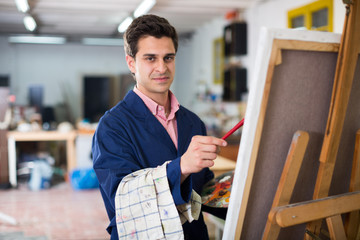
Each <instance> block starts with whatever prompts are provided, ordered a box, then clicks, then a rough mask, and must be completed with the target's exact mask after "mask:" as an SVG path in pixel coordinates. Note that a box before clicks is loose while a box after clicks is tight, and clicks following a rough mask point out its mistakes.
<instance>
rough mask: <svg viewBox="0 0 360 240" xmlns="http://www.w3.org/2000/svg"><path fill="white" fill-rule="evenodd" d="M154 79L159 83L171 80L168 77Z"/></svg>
mask: <svg viewBox="0 0 360 240" xmlns="http://www.w3.org/2000/svg"><path fill="white" fill-rule="evenodd" d="M152 79H153V80H155V81H158V82H166V81H168V80H169V79H170V78H169V77H168V76H157V77H152Z"/></svg>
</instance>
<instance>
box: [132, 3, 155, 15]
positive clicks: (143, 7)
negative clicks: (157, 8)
mask: <svg viewBox="0 0 360 240" xmlns="http://www.w3.org/2000/svg"><path fill="white" fill-rule="evenodd" d="M155 3H156V0H144V1H142V3H140V5H139V6H138V7H137V8H136V9H135V11H134V17H135V18H137V17H139V16H141V15H144V14H145V13H147V12H148V11H149V10H150V9H151V8H152V7H153V6H154V5H155Z"/></svg>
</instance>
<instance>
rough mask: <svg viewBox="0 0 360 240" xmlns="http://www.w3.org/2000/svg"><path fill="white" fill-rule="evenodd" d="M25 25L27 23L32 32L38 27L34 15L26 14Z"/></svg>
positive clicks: (26, 26)
mask: <svg viewBox="0 0 360 240" xmlns="http://www.w3.org/2000/svg"><path fill="white" fill-rule="evenodd" d="M24 25H25V28H26V29H27V30H28V31H30V32H32V31H34V30H35V29H36V26H37V25H36V22H35V19H34V18H33V17H32V16H25V17H24Z"/></svg>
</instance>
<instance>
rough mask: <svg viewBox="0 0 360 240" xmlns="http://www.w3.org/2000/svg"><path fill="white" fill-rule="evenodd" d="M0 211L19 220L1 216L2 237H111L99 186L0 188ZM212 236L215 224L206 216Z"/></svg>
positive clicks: (8, 239)
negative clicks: (88, 187)
mask: <svg viewBox="0 0 360 240" xmlns="http://www.w3.org/2000/svg"><path fill="white" fill-rule="evenodd" d="M0 213H3V214H5V215H8V216H11V217H13V218H15V219H16V221H17V225H11V224H9V223H7V222H5V221H2V220H1V219H0V240H102V239H109V235H108V233H107V232H106V231H105V228H106V226H107V224H108V218H107V215H106V212H105V207H104V204H103V201H102V198H101V195H100V192H99V190H98V189H96V190H82V191H74V190H73V189H72V188H71V185H70V184H69V183H67V182H63V183H60V184H58V185H55V186H53V187H51V188H50V189H47V190H41V191H36V192H34V191H30V190H29V189H28V188H27V186H26V185H20V186H19V188H18V189H10V190H0ZM205 220H206V223H207V225H208V230H209V235H210V239H215V236H214V235H215V232H214V230H215V226H214V224H213V223H212V221H209V220H208V216H205Z"/></svg>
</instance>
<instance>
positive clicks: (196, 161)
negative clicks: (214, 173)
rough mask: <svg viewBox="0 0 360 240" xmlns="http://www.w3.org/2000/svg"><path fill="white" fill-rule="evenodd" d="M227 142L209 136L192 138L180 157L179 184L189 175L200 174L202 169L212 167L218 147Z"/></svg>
mask: <svg viewBox="0 0 360 240" xmlns="http://www.w3.org/2000/svg"><path fill="white" fill-rule="evenodd" d="M226 145H227V142H226V141H225V140H223V139H221V138H216V137H211V136H194V137H193V138H192V139H191V142H190V145H189V147H188V149H187V150H186V152H185V153H184V155H182V156H181V160H180V168H181V182H183V181H184V180H185V179H186V178H187V177H188V176H189V175H190V174H191V173H197V172H200V171H201V170H202V169H203V168H207V167H212V166H213V165H214V160H215V158H216V157H217V154H218V153H219V149H220V147H225V146H226Z"/></svg>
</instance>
